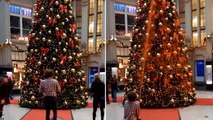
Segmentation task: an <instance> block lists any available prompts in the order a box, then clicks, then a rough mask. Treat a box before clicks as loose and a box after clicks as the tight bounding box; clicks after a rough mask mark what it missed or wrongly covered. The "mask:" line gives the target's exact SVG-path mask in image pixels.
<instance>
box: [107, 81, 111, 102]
mask: <svg viewBox="0 0 213 120" xmlns="http://www.w3.org/2000/svg"><path fill="white" fill-rule="evenodd" d="M109 88H110V85H109V80H108V79H107V80H106V99H107V100H106V101H107V104H110V101H109V92H110V90H109ZM110 89H111V88H110Z"/></svg>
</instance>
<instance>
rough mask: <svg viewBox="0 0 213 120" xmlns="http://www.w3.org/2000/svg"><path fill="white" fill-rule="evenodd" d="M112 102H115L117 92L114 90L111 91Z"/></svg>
mask: <svg viewBox="0 0 213 120" xmlns="http://www.w3.org/2000/svg"><path fill="white" fill-rule="evenodd" d="M112 101H113V102H117V90H116V89H113V90H112Z"/></svg>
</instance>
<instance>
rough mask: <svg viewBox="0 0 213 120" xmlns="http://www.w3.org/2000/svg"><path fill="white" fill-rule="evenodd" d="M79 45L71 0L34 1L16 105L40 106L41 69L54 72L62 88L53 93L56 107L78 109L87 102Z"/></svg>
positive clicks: (41, 104) (42, 71) (41, 103)
mask: <svg viewBox="0 0 213 120" xmlns="http://www.w3.org/2000/svg"><path fill="white" fill-rule="evenodd" d="M79 44H80V41H79V36H78V34H77V33H76V25H75V20H74V15H73V9H72V5H71V0H38V1H37V4H35V13H34V20H33V28H32V30H31V32H30V33H29V44H28V48H27V58H26V64H25V75H24V76H23V81H24V82H23V83H24V87H23V88H22V89H21V98H20V102H19V104H20V106H22V107H29V108H42V107H43V106H44V104H43V102H42V95H41V94H40V93H39V84H40V80H41V79H44V77H43V74H44V71H45V70H46V69H49V68H50V69H52V70H53V71H54V72H55V76H54V78H55V79H57V80H58V82H59V84H60V86H61V89H62V91H61V93H60V94H59V95H58V96H57V97H58V108H62V109H66V108H82V107H85V106H86V105H87V100H88V95H87V92H86V81H85V74H84V71H83V70H82V69H81V67H82V61H81V59H80V58H81V55H82V53H81V51H80V48H79Z"/></svg>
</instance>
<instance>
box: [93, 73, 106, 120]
mask: <svg viewBox="0 0 213 120" xmlns="http://www.w3.org/2000/svg"><path fill="white" fill-rule="evenodd" d="M94 76H95V77H94V81H93V82H92V85H91V92H92V93H93V120H95V117H96V111H97V109H98V107H100V111H101V120H104V108H105V85H104V83H103V82H102V81H101V80H100V77H99V74H98V73H96V74H95V75H94Z"/></svg>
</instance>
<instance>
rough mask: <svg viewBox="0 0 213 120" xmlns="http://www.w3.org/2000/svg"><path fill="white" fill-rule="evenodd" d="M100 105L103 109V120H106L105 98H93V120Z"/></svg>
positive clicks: (101, 109)
mask: <svg viewBox="0 0 213 120" xmlns="http://www.w3.org/2000/svg"><path fill="white" fill-rule="evenodd" d="M98 107H100V111H101V120H104V108H105V99H103V98H94V100H93V120H95V118H96V111H97V109H98Z"/></svg>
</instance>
